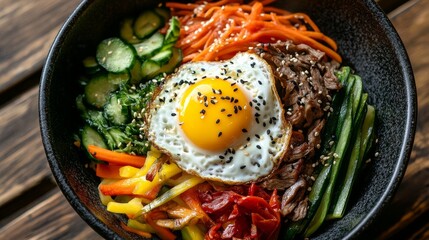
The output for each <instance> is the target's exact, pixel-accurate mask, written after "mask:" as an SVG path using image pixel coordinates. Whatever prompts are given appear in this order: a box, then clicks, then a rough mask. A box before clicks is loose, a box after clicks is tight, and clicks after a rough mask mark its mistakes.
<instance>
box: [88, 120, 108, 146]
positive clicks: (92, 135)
mask: <svg viewBox="0 0 429 240" xmlns="http://www.w3.org/2000/svg"><path fill="white" fill-rule="evenodd" d="M82 145H83V146H84V147H85V149H88V146H89V145H94V146H97V147H101V148H107V145H106V143H105V142H104V138H103V136H101V135H100V134H99V133H98V132H97V131H96V130H94V129H93V128H91V127H90V126H89V125H85V126H84V127H83V129H82Z"/></svg>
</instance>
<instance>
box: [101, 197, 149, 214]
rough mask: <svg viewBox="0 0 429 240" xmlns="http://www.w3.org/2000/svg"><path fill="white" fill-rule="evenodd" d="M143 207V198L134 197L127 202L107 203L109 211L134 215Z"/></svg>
mask: <svg viewBox="0 0 429 240" xmlns="http://www.w3.org/2000/svg"><path fill="white" fill-rule="evenodd" d="M142 207H143V204H142V199H141V198H133V199H131V200H130V201H129V202H127V203H118V202H109V204H107V211H109V212H113V213H123V214H129V215H134V214H136V213H138V212H139V211H140V209H141V208H142Z"/></svg>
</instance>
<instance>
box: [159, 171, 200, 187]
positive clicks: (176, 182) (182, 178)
mask: <svg viewBox="0 0 429 240" xmlns="http://www.w3.org/2000/svg"><path fill="white" fill-rule="evenodd" d="M191 177H193V176H192V175H190V174H187V173H185V172H183V173H182V175H181V176H180V177H178V178H176V179H173V178H170V179H168V180H167V181H165V185H167V186H170V187H174V186H176V185H179V184H180V183H182V182H184V181H186V180H188V179H190V178H191Z"/></svg>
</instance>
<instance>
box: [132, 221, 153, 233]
mask: <svg viewBox="0 0 429 240" xmlns="http://www.w3.org/2000/svg"><path fill="white" fill-rule="evenodd" d="M127 226H128V227H131V228H135V229H138V230H140V231H145V232H150V233H155V229H153V227H152V226H150V225H149V224H146V223H141V222H139V221H137V220H134V219H128V223H127Z"/></svg>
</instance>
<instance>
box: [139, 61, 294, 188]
mask: <svg viewBox="0 0 429 240" xmlns="http://www.w3.org/2000/svg"><path fill="white" fill-rule="evenodd" d="M146 118H147V124H148V128H147V133H146V134H147V136H148V139H149V141H150V142H151V144H152V145H153V146H155V147H156V148H158V149H159V150H161V151H162V152H163V153H165V154H167V155H169V156H170V157H171V159H173V161H175V162H176V164H177V165H178V166H179V167H180V168H182V169H183V170H184V171H186V172H188V173H191V174H194V175H198V176H200V177H202V178H204V179H209V180H213V181H219V182H223V183H227V184H243V183H249V182H254V181H260V180H262V179H264V178H265V177H267V176H269V174H270V173H272V172H273V171H274V170H275V169H276V168H277V167H278V165H279V164H280V162H281V160H282V158H283V157H284V155H285V153H286V150H287V149H288V144H289V139H290V136H291V126H290V124H289V123H288V122H287V121H286V120H285V118H284V110H283V106H282V103H281V100H280V97H279V96H278V94H277V91H276V88H275V82H274V75H273V73H272V70H271V67H270V65H268V63H267V62H266V61H265V60H263V59H262V58H260V57H259V56H257V55H255V54H252V53H238V54H237V55H236V56H234V57H233V58H231V59H230V60H226V61H213V62H190V63H186V64H184V65H182V66H181V67H179V68H178V70H177V71H176V72H175V73H174V74H172V75H170V76H168V77H167V78H166V80H165V83H164V84H163V85H162V87H160V89H158V91H157V93H156V94H155V96H154V98H153V100H152V102H151V103H150V108H149V111H148V112H147V116H146Z"/></svg>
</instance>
